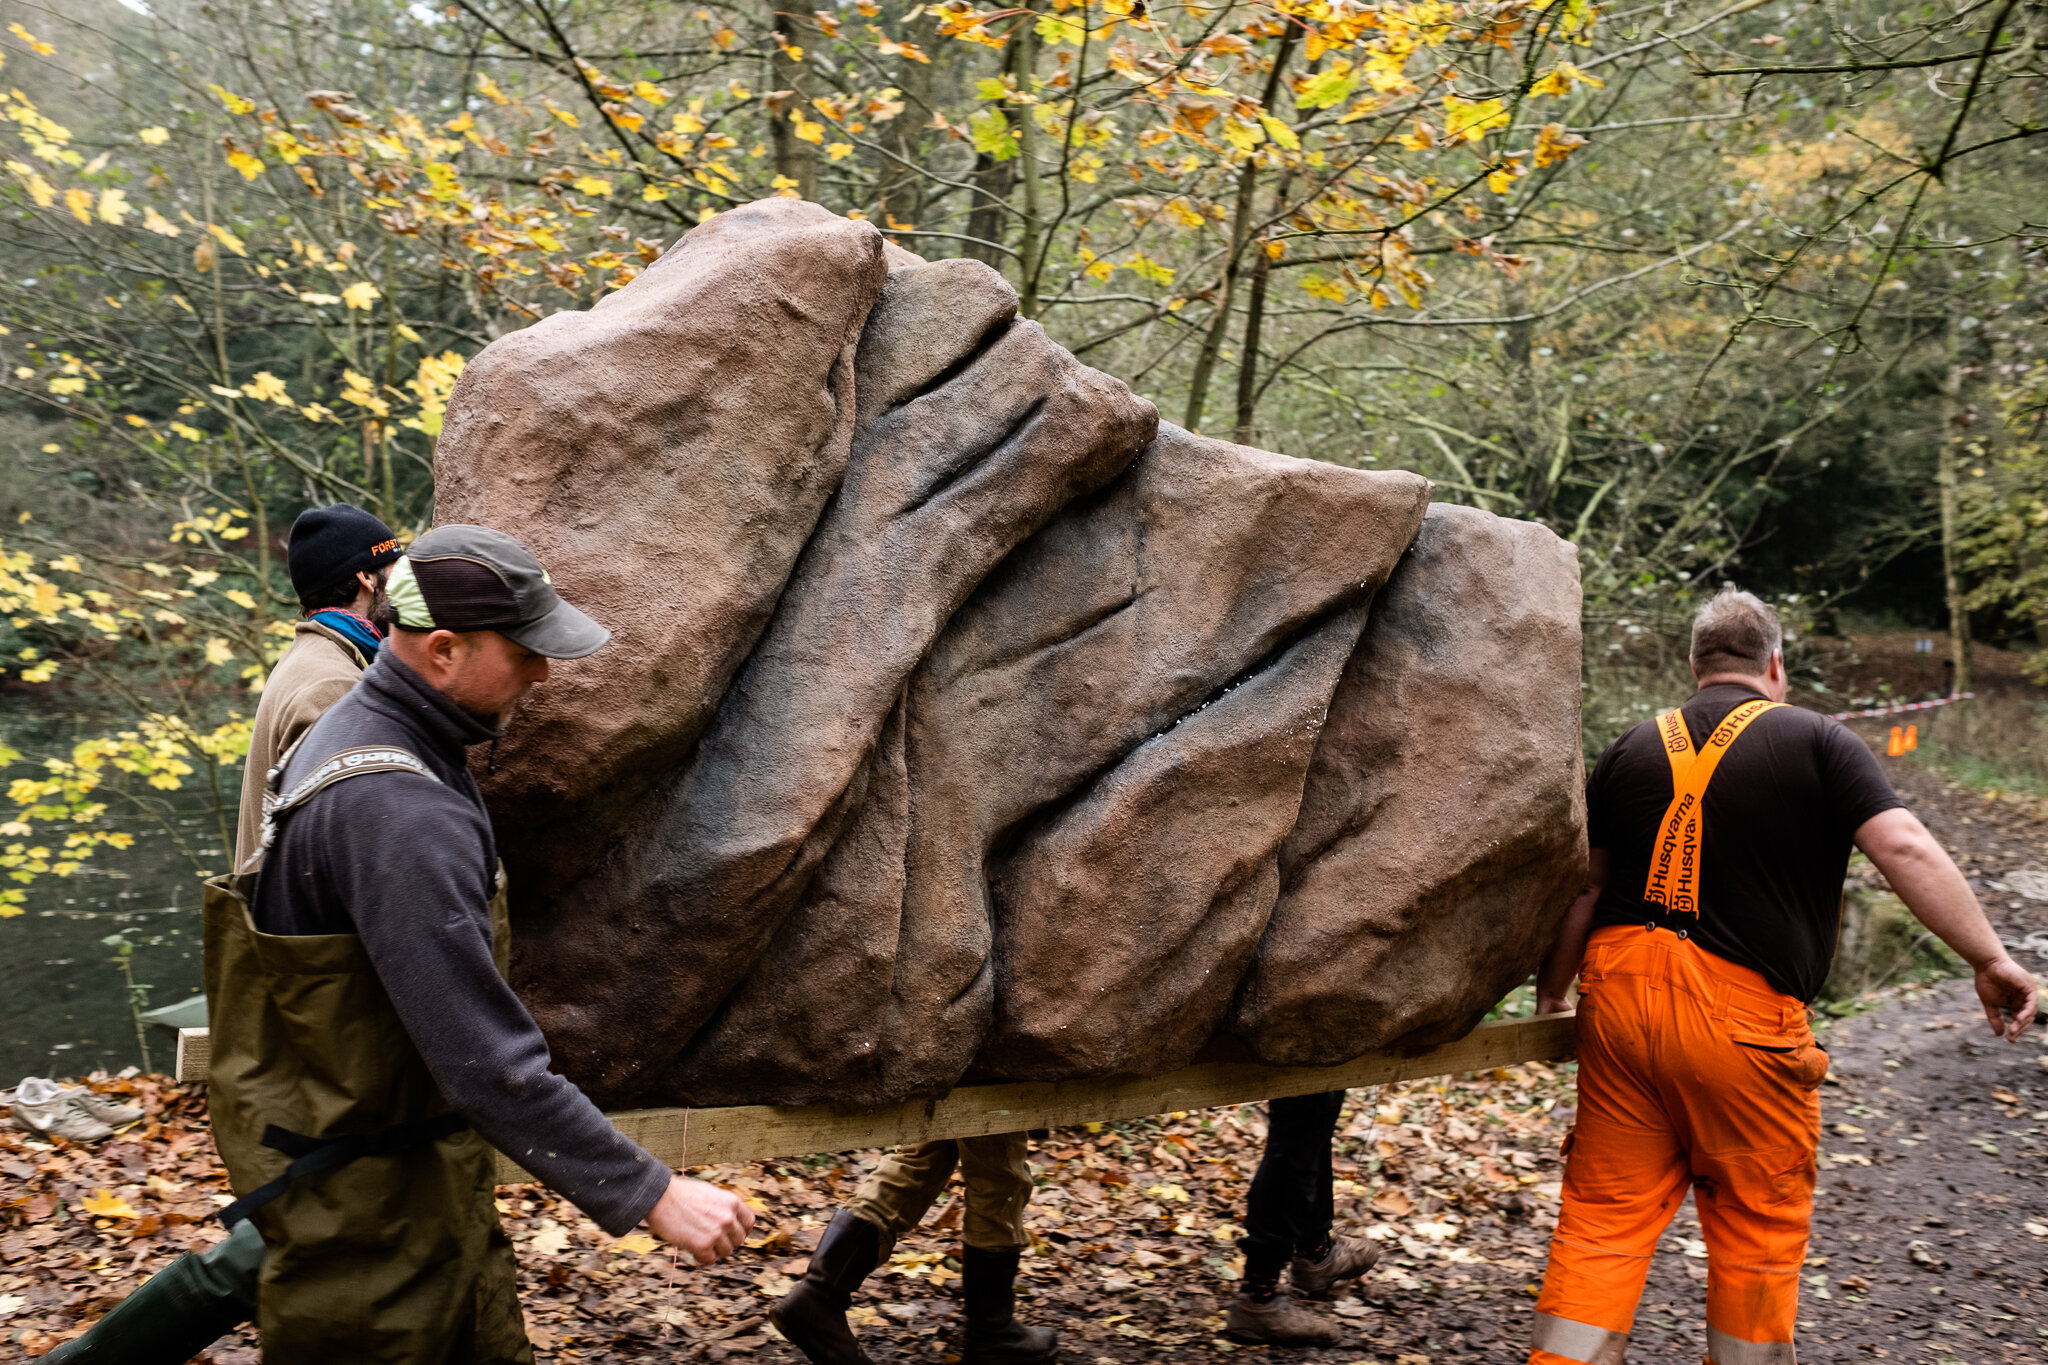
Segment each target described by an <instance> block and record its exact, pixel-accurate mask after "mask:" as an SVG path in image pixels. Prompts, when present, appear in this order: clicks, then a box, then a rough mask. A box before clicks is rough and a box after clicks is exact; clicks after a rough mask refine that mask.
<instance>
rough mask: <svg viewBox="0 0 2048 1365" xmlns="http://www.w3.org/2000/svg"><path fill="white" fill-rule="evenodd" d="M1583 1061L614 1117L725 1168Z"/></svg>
mask: <svg viewBox="0 0 2048 1365" xmlns="http://www.w3.org/2000/svg"><path fill="white" fill-rule="evenodd" d="M207 1041H208V1040H207V1033H206V1030H205V1029H190V1028H188V1029H180V1030H179V1032H178V1072H177V1075H178V1079H179V1080H181V1081H188V1082H189V1081H202V1080H205V1079H206V1062H207ZM1572 1056H1573V1036H1572V1016H1571V1015H1569V1014H1546V1015H1542V1016H1539V1017H1537V1018H1534V1019H1503V1020H1499V1021H1497V1022H1495V1023H1490V1024H1481V1025H1480V1026H1479V1027H1478V1028H1475V1029H1473V1030H1472V1032H1470V1033H1468V1034H1466V1035H1465V1036H1464V1037H1463V1038H1460V1039H1458V1040H1457V1041H1455V1042H1450V1043H1445V1044H1443V1045H1442V1046H1440V1047H1433V1048H1429V1049H1426V1050H1424V1051H1420V1052H1415V1053H1406V1052H1402V1051H1398V1050H1388V1051H1381V1052H1368V1053H1366V1054H1365V1055H1364V1056H1362V1057H1355V1058H1353V1059H1352V1060H1350V1061H1348V1062H1344V1063H1342V1064H1340V1065H1337V1066H1263V1065H1260V1064H1259V1063H1257V1062H1199V1063H1197V1064H1195V1065H1194V1066H1189V1067H1183V1068H1182V1069H1180V1070H1179V1071H1170V1072H1168V1073H1166V1074H1165V1075H1163V1076H1149V1077H1141V1078H1135V1079H1133V1078H1126V1079H1122V1080H1084V1081H1013V1082H1000V1083H997V1084H992V1085H963V1086H961V1087H959V1088H958V1089H956V1090H953V1091H951V1092H949V1093H948V1094H946V1095H944V1096H941V1097H940V1098H938V1099H930V1100H911V1101H909V1102H908V1103H905V1104H896V1105H887V1106H884V1107H882V1108H879V1109H834V1108H832V1107H831V1106H829V1105H822V1104H820V1105H804V1106H798V1107H783V1106H778V1105H769V1104H744V1105H734V1106H731V1107H728V1108H720V1109H628V1110H623V1111H620V1112H618V1113H614V1114H611V1115H609V1116H608V1117H609V1118H610V1119H611V1121H612V1122H613V1123H615V1124H617V1125H618V1127H619V1131H620V1132H622V1133H624V1134H625V1135H626V1136H628V1137H630V1138H632V1139H633V1140H634V1141H635V1142H638V1143H639V1144H640V1145H641V1146H643V1147H645V1148H646V1149H647V1150H648V1151H649V1152H651V1153H653V1154H654V1156H655V1157H656V1159H658V1160H660V1161H663V1162H666V1163H667V1164H669V1165H671V1166H677V1167H680V1166H686V1165H687V1166H716V1165H720V1164H723V1163H726V1162H733V1161H759V1160H762V1159H763V1158H767V1157H778V1156H807V1155H809V1154H811V1153H813V1152H848V1151H855V1150H858V1149H860V1148H864V1147H894V1146H897V1145H899V1144H903V1143H910V1142H930V1141H933V1140H935V1139H938V1138H958V1137H983V1136H986V1135H988V1134H991V1133H1015V1132H1020V1131H1024V1130H1028V1129H1032V1128H1067V1127H1072V1126H1074V1125H1076V1124H1082V1123H1109V1122H1114V1121H1115V1120H1118V1119H1135V1118H1144V1117H1145V1116H1146V1115H1148V1114H1168V1113H1176V1112H1179V1111H1182V1110H1189V1109H1212V1108H1215V1107H1217V1106H1219V1105H1229V1104H1253V1103H1257V1102H1258V1101H1261V1100H1270V1099H1278V1098H1281V1097H1283V1096H1287V1095H1314V1094H1319V1093H1321V1092H1322V1091H1325V1090H1349V1089H1352V1088H1353V1087H1356V1086H1362V1085H1380V1084H1383V1083H1385V1082H1387V1081H1412V1080H1420V1079H1422V1078H1424V1077H1428V1076H1449V1075H1456V1074H1458V1073H1460V1072H1466V1071H1487V1070H1491V1069H1492V1068H1494V1067H1497V1066H1513V1065H1515V1064H1516V1063H1519V1062H1562V1061H1569V1060H1570V1059H1571V1058H1572ZM532 1179H533V1177H532V1176H530V1175H528V1174H527V1173H526V1172H525V1171H523V1170H521V1169H520V1167H519V1165H518V1163H517V1162H515V1161H514V1160H513V1159H512V1158H510V1157H507V1156H504V1155H502V1154H501V1155H500V1156H499V1158H498V1181H499V1183H500V1184H506V1185H511V1184H519V1183H522V1182H525V1181H529V1180H532Z"/></svg>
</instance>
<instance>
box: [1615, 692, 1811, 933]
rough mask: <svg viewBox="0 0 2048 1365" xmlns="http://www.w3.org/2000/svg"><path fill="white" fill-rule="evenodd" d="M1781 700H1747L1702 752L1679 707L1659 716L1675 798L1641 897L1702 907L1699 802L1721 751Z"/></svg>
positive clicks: (1685, 911) (1687, 909)
mask: <svg viewBox="0 0 2048 1365" xmlns="http://www.w3.org/2000/svg"><path fill="white" fill-rule="evenodd" d="M1783 705H1784V703H1783V702H1775V701H1746V702H1744V703H1743V704H1742V705H1740V706H1738V707H1736V708H1735V709H1734V710H1733V711H1730V712H1729V713H1728V715H1727V716H1726V718H1724V719H1723V720H1722V721H1721V723H1720V724H1719V725H1716V726H1715V727H1714V732H1713V733H1712V734H1710V735H1708V736H1707V742H1706V743H1705V744H1702V745H1701V746H1700V748H1699V752H1698V753H1694V752H1693V747H1692V736H1691V735H1689V734H1687V733H1686V729H1685V717H1684V716H1682V715H1680V714H1679V713H1678V712H1677V711H1676V710H1671V711H1666V712H1665V713H1664V714H1663V715H1661V716H1658V717H1657V737H1658V738H1659V739H1661V740H1663V741H1664V756H1665V757H1666V758H1667V759H1669V760H1670V762H1671V804H1670V805H1669V806H1667V807H1665V809H1664V818H1663V819H1662V820H1661V821H1659V822H1658V824H1657V839H1656V842H1655V843H1653V844H1652V845H1651V846H1650V876H1649V880H1648V881H1647V882H1646V883H1645V884H1644V886H1643V899H1644V900H1646V901H1650V902H1652V903H1653V904H1657V905H1662V906H1664V907H1665V908H1666V909H1668V910H1672V911H1674V912H1676V913H1678V914H1682V915H1693V916H1697V915H1698V914H1699V912H1700V808H1701V805H1702V804H1703V803H1704V802H1705V800H1706V796H1707V783H1708V782H1709V781H1711V780H1712V779H1713V776H1714V769H1715V768H1717V767H1719V766H1720V765H1721V758H1722V755H1724V754H1726V753H1727V752H1728V746H1729V745H1731V744H1733V743H1734V742H1735V739H1736V736H1738V735H1740V734H1741V733H1742V732H1743V731H1744V730H1746V729H1748V728H1749V723H1750V722H1751V721H1753V720H1755V719H1756V718H1757V717H1758V716H1760V715H1762V714H1763V713H1764V712H1766V711H1775V710H1777V709H1778V708H1779V707H1780V706H1783Z"/></svg>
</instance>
